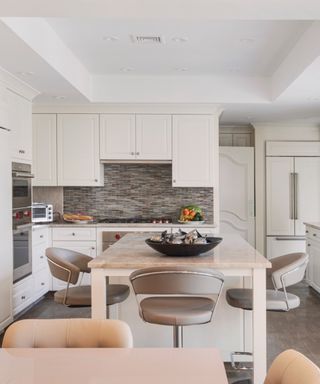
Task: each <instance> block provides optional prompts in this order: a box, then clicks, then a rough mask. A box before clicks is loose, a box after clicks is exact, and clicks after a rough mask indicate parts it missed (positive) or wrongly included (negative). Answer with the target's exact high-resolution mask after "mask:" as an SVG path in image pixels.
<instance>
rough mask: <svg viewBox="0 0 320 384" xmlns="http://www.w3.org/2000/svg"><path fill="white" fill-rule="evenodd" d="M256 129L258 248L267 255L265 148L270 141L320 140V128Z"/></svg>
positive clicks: (276, 125)
mask: <svg viewBox="0 0 320 384" xmlns="http://www.w3.org/2000/svg"><path fill="white" fill-rule="evenodd" d="M253 126H254V128H255V187H256V248H257V249H258V251H260V252H261V253H262V254H265V224H266V212H265V146H266V141H268V140H287V141H290V140H293V141H306V140H320V127H319V126H317V125H310V124H303V123H289V122H288V123H272V124H270V123H269V124H268V123H259V124H253Z"/></svg>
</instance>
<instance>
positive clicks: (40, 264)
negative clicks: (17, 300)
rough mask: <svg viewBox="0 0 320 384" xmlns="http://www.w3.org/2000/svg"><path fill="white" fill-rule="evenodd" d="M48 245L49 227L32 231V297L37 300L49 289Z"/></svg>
mask: <svg viewBox="0 0 320 384" xmlns="http://www.w3.org/2000/svg"><path fill="white" fill-rule="evenodd" d="M48 246H49V227H44V228H37V229H35V230H33V231H32V277H33V299H34V301H36V300H38V299H39V298H40V297H41V296H43V295H45V294H46V293H47V292H48V291H49V267H48V262H47V257H46V249H47V248H48Z"/></svg>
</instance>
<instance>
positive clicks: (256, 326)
mask: <svg viewBox="0 0 320 384" xmlns="http://www.w3.org/2000/svg"><path fill="white" fill-rule="evenodd" d="M150 236H151V234H150V233H149V234H148V233H130V234H127V235H125V236H124V237H123V238H122V239H121V240H119V241H118V242H117V243H115V244H114V245H113V246H111V247H110V248H108V249H107V250H106V251H104V252H103V253H102V254H101V255H100V256H98V257H96V258H95V259H94V260H92V261H91V262H90V263H89V267H90V268H91V269H92V317H93V318H95V319H103V318H105V317H106V279H105V277H106V276H129V275H130V273H131V272H132V271H134V270H136V269H140V268H147V267H156V266H162V267H164V266H173V265H180V266H189V267H190V266H193V267H195V268H213V269H217V270H219V271H221V272H222V273H223V274H224V275H225V276H226V277H235V276H236V277H242V278H243V277H244V278H248V277H249V278H251V279H252V287H253V292H254V294H253V307H254V309H253V318H252V320H253V327H252V329H253V331H252V336H253V337H252V340H253V343H252V345H253V359H254V383H255V384H260V383H262V382H263V379H264V377H265V374H266V273H265V270H266V268H270V267H271V264H270V262H269V261H268V260H267V259H266V258H265V257H263V256H262V255H261V254H260V253H259V252H257V251H256V250H255V249H254V248H253V247H252V246H251V245H250V244H249V243H247V242H246V241H245V240H244V239H242V238H241V237H240V236H239V235H229V234H228V235H221V237H223V241H222V243H221V244H219V245H218V246H217V247H216V248H214V249H213V250H212V251H210V252H207V253H205V254H202V255H200V256H196V257H168V256H164V255H161V254H160V253H158V252H156V251H154V250H152V249H151V248H150V247H148V246H147V245H146V243H145V239H146V238H148V237H150ZM123 305H124V306H125V303H124V304H123ZM129 325H130V323H129ZM240 331H241V330H240V329H239V332H240ZM133 335H134V336H135V334H134V333H133ZM224 336H225V338H226V339H227V338H228V337H229V336H230V335H229V334H225V335H224Z"/></svg>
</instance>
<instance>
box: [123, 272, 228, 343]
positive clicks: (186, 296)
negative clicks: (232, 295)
mask: <svg viewBox="0 0 320 384" xmlns="http://www.w3.org/2000/svg"><path fill="white" fill-rule="evenodd" d="M130 281H131V284H132V287H133V290H134V292H135V294H136V297H137V301H138V306H139V313H140V317H141V318H142V319H143V320H144V321H145V322H147V323H151V324H161V325H167V326H172V327H173V345H174V347H175V348H179V347H183V327H184V326H189V325H196V324H206V323H209V322H210V321H211V320H212V317H213V314H214V311H215V309H216V307H217V303H218V300H219V297H220V295H221V291H222V287H223V283H224V276H223V275H222V274H221V273H219V272H217V271H213V270H209V269H196V268H190V267H189V268H187V267H167V268H166V267H153V268H144V269H140V270H137V271H134V272H133V273H132V274H131V275H130Z"/></svg>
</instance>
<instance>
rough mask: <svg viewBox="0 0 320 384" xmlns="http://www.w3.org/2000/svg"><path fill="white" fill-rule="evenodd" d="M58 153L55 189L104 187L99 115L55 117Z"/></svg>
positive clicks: (62, 115) (63, 115)
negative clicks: (58, 187) (65, 187)
mask: <svg viewBox="0 0 320 384" xmlns="http://www.w3.org/2000/svg"><path fill="white" fill-rule="evenodd" d="M57 150H58V151H57V153H58V185H61V186H99V185H103V173H102V172H101V171H102V166H101V165H100V159H99V118H98V115H90V114H68V115H67V114H61V115H58V132H57Z"/></svg>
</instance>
